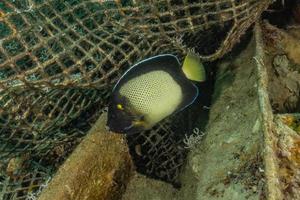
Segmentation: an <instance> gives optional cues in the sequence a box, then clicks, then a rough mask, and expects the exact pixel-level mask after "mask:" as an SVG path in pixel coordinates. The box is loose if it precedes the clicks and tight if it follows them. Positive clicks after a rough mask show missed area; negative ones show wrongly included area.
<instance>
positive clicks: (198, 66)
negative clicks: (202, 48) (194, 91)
mask: <svg viewBox="0 0 300 200" xmlns="http://www.w3.org/2000/svg"><path fill="white" fill-rule="evenodd" d="M182 71H183V73H184V74H185V76H186V77H187V78H188V79H190V80H193V81H198V82H202V81H205V80H206V73H205V69H204V66H203V64H202V62H201V61H200V58H199V57H198V56H197V55H196V54H194V53H188V54H187V55H186V57H185V59H184V62H183V66H182Z"/></svg>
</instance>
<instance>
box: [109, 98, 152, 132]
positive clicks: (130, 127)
mask: <svg viewBox="0 0 300 200" xmlns="http://www.w3.org/2000/svg"><path fill="white" fill-rule="evenodd" d="M107 126H108V128H109V130H110V131H112V132H115V133H121V134H127V135H131V134H135V133H139V132H141V131H143V130H145V129H146V127H147V123H146V121H145V117H144V116H143V115H141V114H139V113H138V112H136V111H135V109H134V108H133V107H132V106H131V105H130V104H129V102H128V101H127V99H126V97H121V96H120V95H113V96H112V97H111V100H110V104H109V106H108V119H107Z"/></svg>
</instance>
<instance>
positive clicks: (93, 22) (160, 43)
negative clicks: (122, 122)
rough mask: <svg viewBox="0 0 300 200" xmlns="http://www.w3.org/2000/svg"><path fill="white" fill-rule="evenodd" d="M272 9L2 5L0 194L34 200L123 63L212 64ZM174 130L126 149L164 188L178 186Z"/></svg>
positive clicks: (223, 2)
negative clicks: (171, 60)
mask: <svg viewBox="0 0 300 200" xmlns="http://www.w3.org/2000/svg"><path fill="white" fill-rule="evenodd" d="M270 2H271V1H270V0H217V1H216V0H198V1H191V0H157V1H146V0H140V1H135V0H131V1H129V0H128V1H122V0H115V1H102V0H64V1H61V0H47V1H46V0H6V1H1V2H0V152H1V153H0V197H2V199H26V198H29V197H30V198H33V197H32V195H33V194H36V193H37V192H38V191H39V190H40V189H41V188H42V186H43V183H44V182H45V181H46V180H48V179H49V177H51V176H52V175H53V173H55V170H56V169H57V167H59V165H60V164H61V163H62V162H63V161H64V159H65V158H66V157H67V155H68V153H69V152H71V151H72V149H73V148H74V147H75V146H76V144H78V143H79V142H80V140H81V138H82V137H83V136H84V135H85V134H86V132H87V131H88V130H89V128H90V127H91V126H92V125H93V122H94V121H95V120H96V119H97V117H98V116H99V114H101V112H103V110H104V107H105V106H106V105H107V101H108V97H109V92H110V90H111V87H112V86H113V84H114V83H115V82H116V81H117V80H118V78H119V77H120V76H121V74H122V73H123V72H124V71H125V70H126V69H128V67H129V66H130V65H132V64H134V63H136V62H137V61H140V60H142V59H144V58H146V57H149V56H152V55H157V54H161V53H172V54H174V55H177V56H178V57H179V58H180V60H182V57H183V56H184V55H185V54H186V52H187V51H189V50H193V51H195V52H196V53H198V54H199V56H200V57H201V58H202V59H203V60H208V61H210V60H215V59H217V58H220V57H221V56H223V55H224V54H225V53H227V52H228V51H229V50H230V49H231V48H232V47H233V45H234V44H236V43H237V42H238V41H239V39H240V36H241V35H242V34H243V33H244V32H245V31H246V30H247V29H248V28H249V26H250V25H251V24H252V23H253V22H254V21H255V20H256V19H257V18H258V17H259V15H260V14H261V12H262V11H263V10H265V9H266V8H267V6H268V5H269V3H270ZM166 121H168V120H166ZM173 124H174V123H171V122H170V121H168V123H167V122H163V123H161V124H159V125H158V126H156V127H155V128H154V129H153V130H151V131H147V132H145V133H142V134H139V135H138V136H136V137H133V136H132V137H130V138H128V140H129V142H128V143H129V146H130V148H131V149H136V148H138V147H139V145H140V146H142V147H143V148H142V149H144V150H143V151H144V152H143V156H142V158H139V157H138V156H137V157H135V158H134V160H135V161H136V163H143V170H140V171H142V172H144V173H146V174H149V175H152V176H154V177H157V178H161V179H164V180H166V181H168V182H175V181H176V180H177V179H178V174H179V171H180V166H181V165H182V164H183V160H184V156H185V154H186V152H185V150H183V148H182V147H181V146H182V138H180V137H178V136H176V135H177V134H175V131H173V130H174V125H173ZM145 149H146V150H145ZM132 151H133V150H132ZM155 158H159V159H160V160H161V159H163V160H165V161H166V162H165V163H161V162H160V161H158V160H156V159H155ZM141 161H143V162H141ZM30 195H31V196H30ZM36 195H37V194H36ZM33 196H34V195H33Z"/></svg>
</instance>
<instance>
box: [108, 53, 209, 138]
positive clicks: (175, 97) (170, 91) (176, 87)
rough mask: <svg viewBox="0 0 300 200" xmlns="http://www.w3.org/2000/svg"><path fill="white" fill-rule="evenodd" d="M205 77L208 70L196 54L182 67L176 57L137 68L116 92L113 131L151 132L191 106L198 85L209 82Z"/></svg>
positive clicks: (110, 109) (111, 103)
mask: <svg viewBox="0 0 300 200" xmlns="http://www.w3.org/2000/svg"><path fill="white" fill-rule="evenodd" d="M205 77H206V76H205V69H204V66H203V65H202V63H201V61H200V59H199V57H197V55H195V54H193V53H189V54H187V55H186V57H185V59H184V62H183V66H182V67H181V64H180V62H179V60H178V58H177V57H176V56H175V55H172V54H161V55H157V56H153V57H150V58H147V59H144V60H142V61H140V62H138V63H136V64H134V65H133V66H132V67H130V68H129V69H128V70H127V71H126V72H125V73H124V74H123V75H122V76H121V78H120V79H119V80H118V81H117V83H116V84H115V86H114V87H113V89H112V92H111V96H110V100H109V105H108V114H107V116H108V120H107V127H108V129H109V131H112V132H115V133H121V134H127V135H131V134H136V133H139V132H142V131H145V130H149V129H151V128H152V127H153V126H155V125H156V124H157V123H158V122H160V121H162V120H163V119H165V118H166V117H168V116H170V115H173V114H176V113H177V112H180V111H182V110H183V109H185V108H186V107H188V106H189V105H191V104H192V103H193V102H194V101H195V99H196V98H197V96H198V94H199V91H198V88H197V86H196V85H195V84H194V81H198V82H202V81H205Z"/></svg>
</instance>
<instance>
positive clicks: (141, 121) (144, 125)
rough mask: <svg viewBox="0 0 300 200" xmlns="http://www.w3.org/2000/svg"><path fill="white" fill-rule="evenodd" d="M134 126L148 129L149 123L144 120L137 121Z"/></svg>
mask: <svg viewBox="0 0 300 200" xmlns="http://www.w3.org/2000/svg"><path fill="white" fill-rule="evenodd" d="M132 124H133V126H143V127H147V123H146V122H145V121H144V120H136V121H133V122H132Z"/></svg>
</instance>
